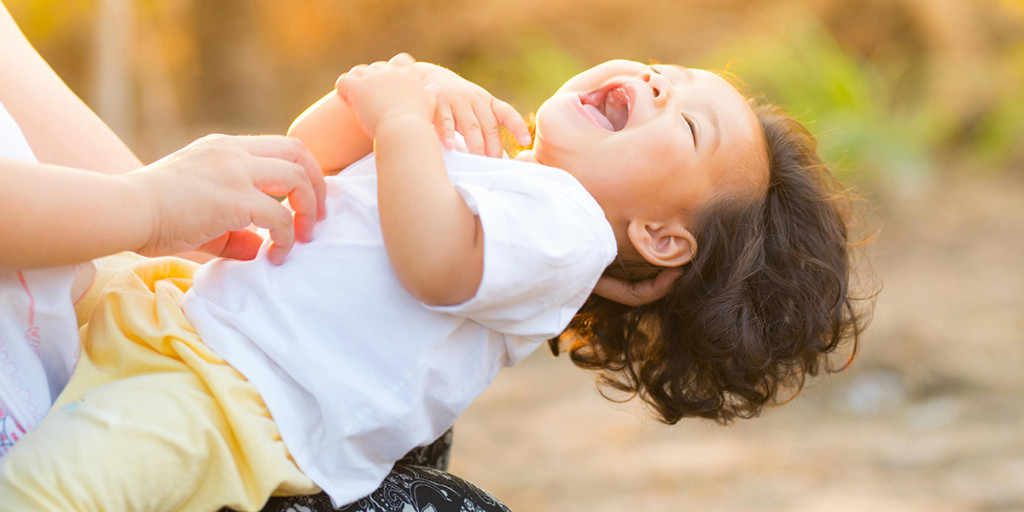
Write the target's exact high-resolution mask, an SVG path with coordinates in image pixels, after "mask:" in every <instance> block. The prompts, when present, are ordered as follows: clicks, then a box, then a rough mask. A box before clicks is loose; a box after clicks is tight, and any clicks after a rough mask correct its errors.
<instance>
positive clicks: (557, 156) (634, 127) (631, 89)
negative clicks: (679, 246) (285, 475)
mask: <svg viewBox="0 0 1024 512" xmlns="http://www.w3.org/2000/svg"><path fill="white" fill-rule="evenodd" d="M536 123H537V134H536V139H535V141H534V147H533V151H532V157H533V159H535V160H537V161H538V162H540V163H543V164H546V165H550V166H553V167H558V168H561V169H564V170H566V171H568V172H569V173H570V174H572V175H573V176H575V177H576V178H577V179H578V180H579V181H580V182H581V183H582V184H583V186H584V187H586V188H587V190H588V191H589V192H590V193H591V194H592V195H593V196H594V197H595V198H596V199H597V201H598V203H600V204H601V206H602V207H603V208H604V209H605V213H606V214H607V215H609V220H610V221H612V222H613V225H614V222H615V221H616V220H618V219H616V218H613V217H618V216H621V217H622V218H625V219H627V220H628V218H636V217H643V216H647V217H645V218H652V219H653V218H654V217H655V216H657V215H672V214H676V215H678V214H679V213H682V214H683V215H684V216H685V217H689V219H686V220H687V222H688V221H689V220H692V217H693V215H695V214H696V213H697V212H699V211H700V209H701V208H702V207H703V206H704V205H705V204H706V203H707V201H708V200H709V199H711V198H712V197H714V196H715V194H716V193H717V192H719V191H723V190H725V189H729V188H730V187H731V188H732V189H738V190H739V191H740V192H741V193H751V194H754V193H763V192H762V191H763V190H764V187H765V184H766V183H767V175H768V170H767V159H766V156H765V150H764V142H763V135H762V134H761V129H760V124H759V123H758V121H757V118H756V117H755V115H754V112H753V110H752V109H751V108H750V105H749V104H748V103H747V100H746V99H745V98H744V97H743V96H742V95H741V94H740V93H739V92H738V91H737V90H736V89H735V88H733V87H732V86H731V85H730V84H729V83H728V82H726V81H725V80H723V79H722V78H721V77H719V76H717V75H715V74H714V73H711V72H708V71H703V70H697V69H687V68H684V67H680V66H671V65H653V66H647V65H644V64H640V63H638V62H631V61H624V60H615V61H610V62H605V63H604V64H600V65H598V66H595V67H593V68H591V69H589V70H587V71H584V72H583V73H580V74H579V75H576V76H575V77H573V78H571V79H570V80H569V81H568V82H566V83H565V84H564V85H563V86H562V87H561V88H560V89H559V90H558V91H557V92H556V93H555V95H554V96H552V97H551V98H550V99H548V100H547V101H546V102H544V104H543V105H542V106H541V108H540V109H539V110H538V112H537V118H536Z"/></svg>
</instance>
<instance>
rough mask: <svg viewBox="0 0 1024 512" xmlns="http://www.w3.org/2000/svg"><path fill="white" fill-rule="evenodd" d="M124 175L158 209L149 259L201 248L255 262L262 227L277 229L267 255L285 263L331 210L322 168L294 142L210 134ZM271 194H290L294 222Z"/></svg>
mask: <svg viewBox="0 0 1024 512" xmlns="http://www.w3.org/2000/svg"><path fill="white" fill-rule="evenodd" d="M123 176H124V179H125V180H128V181H129V182H132V183H134V184H135V185H136V186H138V187H139V191H140V193H141V194H143V195H144V196H146V197H147V203H148V204H150V205H151V206H152V208H151V209H150V215H151V220H152V231H151V234H150V238H149V240H148V241H147V242H146V244H145V245H143V246H142V247H140V248H139V249H138V250H137V251H136V252H138V253H140V254H143V255H149V256H156V255H166V254H177V253H180V252H184V251H189V250H194V249H198V250H201V251H203V252H208V253H210V254H214V255H217V256H226V257H231V258H238V259H251V258H253V257H254V256H255V255H256V251H257V249H259V246H260V243H261V242H262V239H260V237H259V236H258V235H256V233H254V232H251V231H248V230H246V228H247V227H248V226H249V225H250V224H255V225H256V226H259V227H262V228H267V229H269V230H270V239H271V240H272V242H273V243H272V244H271V246H270V250H269V253H268V256H269V258H270V261H271V262H272V263H274V264H280V263H281V262H282V261H284V257H285V255H286V254H287V253H288V251H289V250H291V248H292V245H293V243H294V242H295V239H296V238H297V239H298V240H300V241H309V240H310V239H311V238H312V235H313V225H314V224H315V223H316V221H317V220H318V219H319V218H322V216H323V212H324V197H325V195H326V187H325V185H324V178H323V175H322V174H321V172H320V166H319V165H318V164H317V163H316V160H315V159H314V158H313V156H312V155H310V154H309V152H308V151H307V150H306V148H305V146H303V144H302V143H301V142H300V141H299V140H298V139H292V138H288V137H281V136H260V137H228V136H224V135H211V136H207V137H204V138H202V139H199V140H198V141H196V142H193V143H192V144H190V145H188V146H187V147H185V148H184V149H182V150H180V151H177V152H175V153H173V154H171V155H169V156H167V157H165V158H163V159H161V160H159V161H157V162H155V163H153V164H151V165H149V166H147V167H145V168H143V169H140V170H138V171H135V172H130V173H127V174H125V175H123ZM271 195H273V196H278V197H281V196H287V198H288V201H289V203H290V205H291V207H292V208H293V209H294V212H295V213H294V217H293V215H292V211H290V210H288V208H287V207H285V206H284V205H282V204H281V203H280V202H278V201H277V200H276V199H274V198H273V197H271Z"/></svg>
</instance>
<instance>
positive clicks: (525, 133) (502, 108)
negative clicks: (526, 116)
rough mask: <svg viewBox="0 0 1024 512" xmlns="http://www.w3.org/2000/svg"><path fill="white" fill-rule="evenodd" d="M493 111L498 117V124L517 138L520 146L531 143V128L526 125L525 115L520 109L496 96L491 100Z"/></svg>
mask: <svg viewBox="0 0 1024 512" xmlns="http://www.w3.org/2000/svg"><path fill="white" fill-rule="evenodd" d="M491 111H492V112H494V117H496V118H497V119H498V124H500V125H501V126H504V127H505V128H506V129H507V130H508V131H509V133H511V134H512V136H513V137H515V138H516V142H518V143H519V145H520V146H529V145H530V142H531V138H530V128H529V127H528V126H527V125H526V121H524V120H523V116H521V115H519V111H517V110H516V109H515V107H513V106H512V105H509V104H508V103H506V102H504V101H501V100H499V99H497V98H494V99H493V100H492V101H491Z"/></svg>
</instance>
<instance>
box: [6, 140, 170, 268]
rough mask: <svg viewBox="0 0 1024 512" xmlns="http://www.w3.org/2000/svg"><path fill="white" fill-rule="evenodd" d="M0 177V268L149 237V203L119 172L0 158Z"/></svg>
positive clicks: (85, 256)
mask: <svg viewBox="0 0 1024 512" xmlns="http://www.w3.org/2000/svg"><path fill="white" fill-rule="evenodd" d="M0 181H2V182H3V183H4V184H5V185H4V188H5V192H4V198H3V199H2V200H0V267H4V268H31V267H44V266H54V265H64V264H72V263H77V262H82V261H88V260H90V259H92V258H96V257H99V256H104V255H107V254H113V253H115V252H120V251H125V250H135V249H137V248H139V247H141V246H142V245H143V244H145V243H146V241H147V240H148V239H149V237H150V234H151V230H152V220H151V212H150V210H149V208H150V207H149V205H148V204H146V201H145V200H144V199H143V196H142V194H140V192H139V190H138V188H137V186H136V185H135V184H134V183H132V182H131V181H129V180H127V179H124V178H123V177H121V176H108V175H103V174H99V173H94V172H89V171H84V170H80V169H72V168H66V167H59V166H54V165H48V164H33V163H25V162H19V161H15V160H10V159H0Z"/></svg>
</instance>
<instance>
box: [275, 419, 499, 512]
mask: <svg viewBox="0 0 1024 512" xmlns="http://www.w3.org/2000/svg"><path fill="white" fill-rule="evenodd" d="M451 446H452V431H451V430H450V429H449V430H448V432H445V433H444V435H443V436H441V437H440V438H439V439H438V440H437V441H434V443H433V444H431V445H429V446H421V447H419V448H416V449H414V450H413V451H411V452H409V453H408V454H407V455H406V456H405V457H403V458H402V460H400V461H398V463H397V464H395V467H394V469H392V470H391V474H389V475H388V476H387V477H386V478H385V479H384V482H383V483H381V484H380V487H378V488H377V490H376V491H374V492H373V493H372V494H370V495H369V496H367V497H365V498H363V499H361V500H359V501H356V502H355V503H352V504H350V505H347V506H345V507H342V508H340V509H336V508H334V507H333V506H331V499H330V498H328V497H327V495H326V494H324V493H320V494H314V495H312V496H292V497H288V498H271V499H270V501H269V502H267V506H266V507H265V508H264V509H263V512H322V511H337V512H510V511H509V509H508V507H506V506H505V505H504V504H503V503H502V502H500V501H498V499H497V498H495V497H494V496H491V494H490V493H488V492H487V491H484V490H483V489H480V488H479V487H476V486H475V485H473V484H471V483H469V482H467V481H465V480H463V479H461V478H459V477H457V476H454V475H452V474H449V473H448V472H447V471H445V470H446V469H448V456H449V455H450V453H451Z"/></svg>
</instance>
